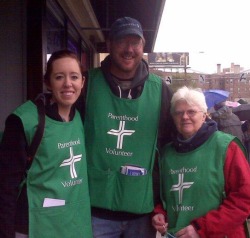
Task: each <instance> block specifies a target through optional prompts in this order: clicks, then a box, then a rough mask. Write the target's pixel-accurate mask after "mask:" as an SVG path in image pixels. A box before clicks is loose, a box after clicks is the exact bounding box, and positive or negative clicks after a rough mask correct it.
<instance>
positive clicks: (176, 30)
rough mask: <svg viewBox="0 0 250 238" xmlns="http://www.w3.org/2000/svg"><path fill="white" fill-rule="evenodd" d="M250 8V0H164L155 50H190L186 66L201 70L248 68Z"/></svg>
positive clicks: (249, 60)
mask: <svg viewBox="0 0 250 238" xmlns="http://www.w3.org/2000/svg"><path fill="white" fill-rule="evenodd" d="M249 9H250V0H166V2H165V7H164V10H163V15H162V18H161V22H160V26H159V31H158V35H157V38H156V43H155V48H154V52H189V67H191V69H192V70H195V71H199V72H204V73H216V72H217V64H221V69H223V68H229V67H230V66H231V63H234V64H235V65H240V66H241V67H243V68H244V70H248V69H250V58H249V56H250V34H249V29H250V14H249ZM248 55H249V56H248Z"/></svg>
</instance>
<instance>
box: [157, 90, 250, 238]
mask: <svg viewBox="0 0 250 238" xmlns="http://www.w3.org/2000/svg"><path fill="white" fill-rule="evenodd" d="M171 114H172V115H173V118H174V122H175V125H176V127H177V130H178V134H177V136H176V138H175V139H174V141H173V143H169V144H167V145H166V146H165V147H164V149H163V152H162V154H161V158H160V174H161V185H162V186H161V189H162V193H161V194H162V205H163V206H162V205H161V204H159V205H158V206H156V207H155V210H154V216H153V218H152V224H153V226H154V227H155V228H156V229H157V230H158V231H159V232H160V233H162V234H164V233H169V235H168V237H181V238H191V237H192V238H198V237H201V238H205V237H216V238H220V237H221V238H224V237H227V238H235V237H237V238H243V237H244V238H245V237H247V236H246V234H245V227H244V221H245V220H246V219H247V217H248V216H249V214H250V168H249V164H248V162H247V160H246V156H245V150H244V147H243V145H242V143H241V142H240V140H239V139H238V138H237V137H235V136H232V135H230V134H227V133H224V132H221V131H218V130H217V125H216V123H215V122H214V121H213V120H211V119H209V118H207V105H206V101H205V97H204V94H203V93H202V91H201V90H198V89H192V88H187V87H182V88H180V89H178V90H177V92H176V93H175V94H174V95H173V98H172V100H171Z"/></svg>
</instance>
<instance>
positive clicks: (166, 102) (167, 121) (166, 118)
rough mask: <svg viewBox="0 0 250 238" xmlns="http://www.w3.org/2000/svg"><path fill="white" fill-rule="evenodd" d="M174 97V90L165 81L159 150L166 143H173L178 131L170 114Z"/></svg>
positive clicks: (159, 129) (159, 131)
mask: <svg viewBox="0 0 250 238" xmlns="http://www.w3.org/2000/svg"><path fill="white" fill-rule="evenodd" d="M172 96H173V92H172V90H171V89H170V88H169V87H168V85H167V84H166V82H165V81H163V82H162V100H161V114H160V122H159V128H158V148H159V149H161V148H162V147H163V146H164V145H165V144H166V143H169V142H171V141H172V137H173V135H174V136H175V135H176V133H177V131H176V129H175V125H174V121H173V119H172V116H171V114H170V105H171V104H170V102H171V99H172Z"/></svg>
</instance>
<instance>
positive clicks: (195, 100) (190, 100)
mask: <svg viewBox="0 0 250 238" xmlns="http://www.w3.org/2000/svg"><path fill="white" fill-rule="evenodd" d="M180 100H184V101H186V102H187V104H188V105H189V106H197V107H199V108H200V110H201V111H203V112H204V113H207V104H206V99H205V96H204V94H203V92H202V90H201V89H200V88H188V87H186V86H184V87H182V88H179V89H178V90H177V91H176V92H175V93H174V95H173V97H172V100H171V113H172V114H173V113H174V110H175V104H176V102H178V101H180Z"/></svg>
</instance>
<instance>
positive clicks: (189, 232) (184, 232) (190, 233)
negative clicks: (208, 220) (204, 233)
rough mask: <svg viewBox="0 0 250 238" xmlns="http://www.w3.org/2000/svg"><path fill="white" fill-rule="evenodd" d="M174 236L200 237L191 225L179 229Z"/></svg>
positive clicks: (183, 237)
mask: <svg viewBox="0 0 250 238" xmlns="http://www.w3.org/2000/svg"><path fill="white" fill-rule="evenodd" d="M175 236H176V237H181V238H200V236H199V234H198V233H197V232H196V230H195V229H194V227H193V226H192V225H189V226H187V227H185V228H183V229H181V230H179V231H178V232H176V233H175Z"/></svg>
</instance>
